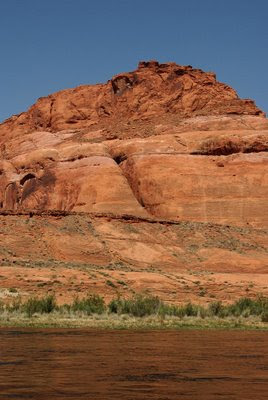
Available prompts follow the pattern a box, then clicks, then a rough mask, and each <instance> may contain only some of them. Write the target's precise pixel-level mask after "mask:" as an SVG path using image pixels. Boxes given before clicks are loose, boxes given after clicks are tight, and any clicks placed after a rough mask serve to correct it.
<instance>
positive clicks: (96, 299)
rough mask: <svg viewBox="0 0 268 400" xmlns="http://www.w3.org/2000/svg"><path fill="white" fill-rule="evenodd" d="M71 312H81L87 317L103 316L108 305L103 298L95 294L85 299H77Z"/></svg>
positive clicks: (72, 305)
mask: <svg viewBox="0 0 268 400" xmlns="http://www.w3.org/2000/svg"><path fill="white" fill-rule="evenodd" d="M70 310H72V311H74V312H76V311H81V312H83V313H85V314H87V315H91V314H102V313H104V312H105V311H106V305H105V303H104V299H103V298H102V297H101V296H99V295H97V294H94V295H89V296H88V297H85V298H84V299H78V298H76V299H75V300H74V302H73V304H71V306H70Z"/></svg>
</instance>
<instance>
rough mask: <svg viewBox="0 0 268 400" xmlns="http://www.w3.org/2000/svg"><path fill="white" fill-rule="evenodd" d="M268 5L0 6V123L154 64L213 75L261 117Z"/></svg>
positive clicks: (28, 1)
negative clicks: (48, 99)
mask: <svg viewBox="0 0 268 400" xmlns="http://www.w3.org/2000/svg"><path fill="white" fill-rule="evenodd" d="M267 21H268V1H267V0H254V1H253V0H221V1H219V0H191V1H185V0H182V1H181V0H165V1H163V0H161V1H160V0H132V1H130V0H94V1H91V0H0V35H1V36H0V37H1V41H0V52H1V53H0V54H1V62H0V89H1V90H0V121H2V120H3V119H5V118H7V117H9V116H10V115H12V114H16V113H19V112H22V111H24V110H26V109H27V108H28V107H29V106H30V105H31V104H33V103H34V102H35V101H36V99H37V98H38V97H41V96H46V95H48V94H49V93H52V92H55V91H58V90H60V89H65V88H69V87H75V86H77V85H80V84H91V83H97V82H105V81H107V80H108V79H109V78H110V77H111V76H112V75H114V74H116V73H119V72H123V71H129V70H133V69H135V68H136V65H137V63H138V61H139V60H148V59H157V60H159V61H161V62H166V61H175V62H176V63H178V64H182V65H188V64H191V65H193V66H194V67H197V68H202V69H204V70H207V71H214V72H216V74H217V78H218V80H220V81H223V82H226V83H228V84H230V85H231V86H232V87H234V88H235V89H236V90H237V92H238V94H239V95H240V96H241V97H242V98H252V99H254V100H255V101H256V103H257V105H258V106H259V107H261V108H262V109H263V110H264V111H266V112H267V113H268V22H267Z"/></svg>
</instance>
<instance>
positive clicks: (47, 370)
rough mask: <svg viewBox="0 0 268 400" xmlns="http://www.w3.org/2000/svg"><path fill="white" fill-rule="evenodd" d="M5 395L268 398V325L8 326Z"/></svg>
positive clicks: (1, 334) (1, 378) (1, 382)
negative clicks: (229, 328) (233, 328)
mask: <svg viewBox="0 0 268 400" xmlns="http://www.w3.org/2000/svg"><path fill="white" fill-rule="evenodd" d="M0 352H1V357H0V399H1V400H2V399H3V400H8V399H38V400H43V399H46V400H50V399H67V400H68V399H73V400H76V399H87V400H88V399H92V400H93V399H94V400H95V399H102V400H106V399H113V400H115V399H116V400H121V399H122V400H124V399H127V400H130V399H133V400H134V399H135V400H139V399H140V400H141V399H142V400H147V399H158V400H160V399H161V400H170V399H172V400H173V399H174V400H177V399H183V400H188V399H189V400H193V399H198V400H201V399H206V400H209V399H211V400H212V399H213V400H217V399H221V400H222V399H226V400H227V399H228V400H232V399H234V400H237V399H239V400H247V399H248V400H252V399H254V400H262V399H265V400H267V399H268V333H266V332H224V331H221V332H217V331H212V332H211V331H177V332H167V331H166V332H157V331H153V332H128V331H119V332H118V331H117V332H115V331H113V332H98V331H89V330H88V331H87V330H66V329H65V330H64V329H62V330H19V329H12V330H11V329H2V330H0Z"/></svg>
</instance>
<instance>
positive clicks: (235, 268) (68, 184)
mask: <svg viewBox="0 0 268 400" xmlns="http://www.w3.org/2000/svg"><path fill="white" fill-rule="evenodd" d="M267 149H268V120H267V119H266V116H265V114H264V112H262V111H261V110H260V109H259V108H258V107H256V105H255V103H254V101H252V100H249V99H244V100H243V99H240V98H239V97H238V95H237V93H236V92H235V90H233V89H232V88H231V87H229V86H228V85H226V84H224V83H220V82H218V81H217V80H216V76H215V74H214V73H211V72H209V73H208V72H203V71H202V70H200V69H195V68H192V67H191V66H180V65H177V64H175V63H166V64H160V63H158V62H157V61H149V62H140V63H139V65H138V68H137V69H136V70H135V71H133V72H128V73H121V74H119V75H116V76H115V77H113V78H112V79H111V80H109V81H108V82H107V83H105V84H96V85H84V86H79V87H77V88H75V89H67V90H63V91H60V92H58V93H54V94H51V95H49V96H47V97H42V98H40V99H38V101H37V102H36V103H35V104H34V105H33V106H32V107H30V108H29V110H28V111H26V112H23V113H21V114H19V115H15V116H12V117H11V118H9V119H7V120H6V121H4V122H3V123H2V124H1V125H0V221H1V222H0V283H1V287H0V297H1V298H2V299H4V300H10V299H11V298H12V297H14V296H17V295H18V294H19V295H21V296H22V297H27V296H29V295H39V294H44V293H47V292H54V293H55V294H56V296H57V298H58V300H59V301H61V302H64V301H69V300H71V299H72V298H73V297H74V296H75V295H77V294H80V295H83V294H86V293H88V292H91V293H100V294H102V295H104V296H105V298H107V299H109V298H111V297H113V296H115V295H116V294H118V293H119V294H122V295H129V294H131V293H134V292H146V293H152V294H157V295H159V296H160V297H161V298H163V299H164V300H166V301H170V302H172V303H181V302H185V301H188V300H193V301H195V302H203V303H205V302H209V301H211V300H212V299H219V300H223V301H226V302H228V301H233V300H235V299H237V298H238V297H240V296H245V295H247V296H252V297H255V296H257V295H258V294H263V295H267V294H268V275H267V273H268V256H267V254H268V251H267V243H268V239H267V228H268V226H267V225H268V202H267V198H268V174H267V170H268V169H267V167H268V157H267ZM10 288H13V289H14V288H16V290H15V291H14V290H11V291H10V290H9V289H10Z"/></svg>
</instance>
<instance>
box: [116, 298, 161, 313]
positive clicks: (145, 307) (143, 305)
mask: <svg viewBox="0 0 268 400" xmlns="http://www.w3.org/2000/svg"><path fill="white" fill-rule="evenodd" d="M108 308H109V311H110V312H111V313H116V314H131V315H133V316H134V317H144V316H146V315H154V314H159V312H160V310H161V309H162V310H163V309H164V303H163V302H162V301H161V300H160V299H159V297H157V296H144V295H141V294H139V295H135V296H133V297H132V298H131V299H121V298H117V299H113V300H112V301H111V302H110V303H109V305H108Z"/></svg>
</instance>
